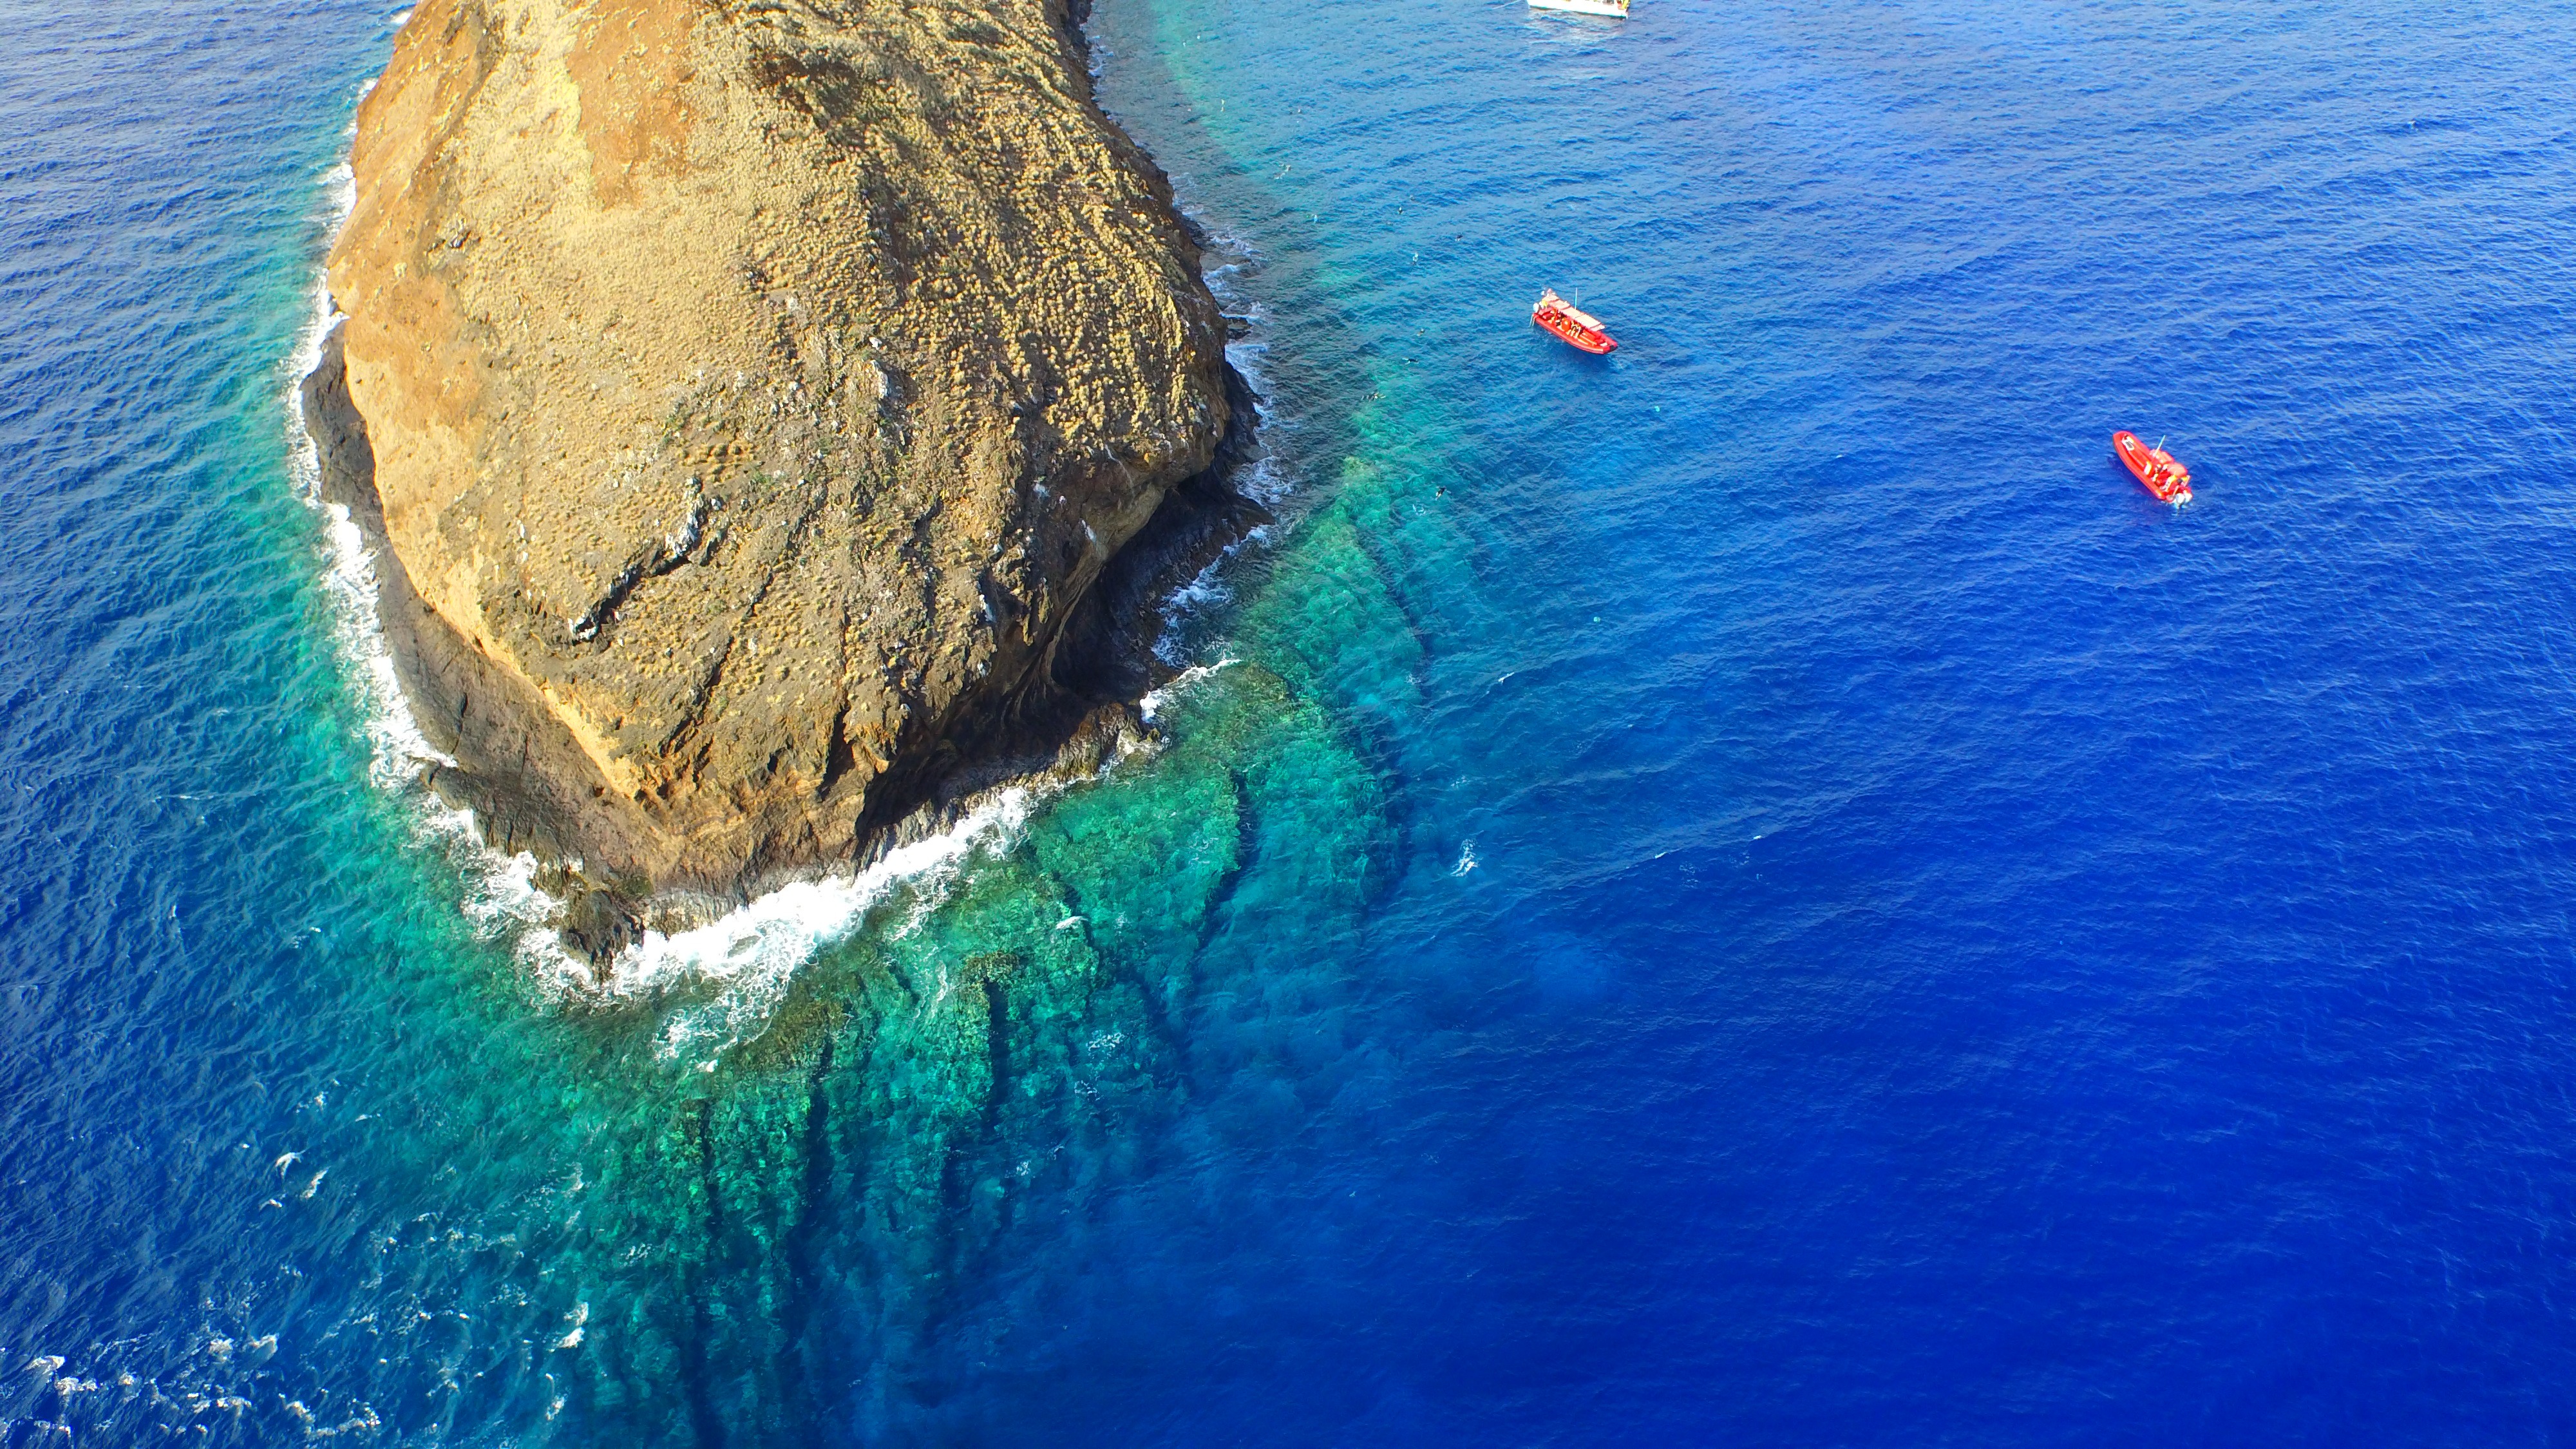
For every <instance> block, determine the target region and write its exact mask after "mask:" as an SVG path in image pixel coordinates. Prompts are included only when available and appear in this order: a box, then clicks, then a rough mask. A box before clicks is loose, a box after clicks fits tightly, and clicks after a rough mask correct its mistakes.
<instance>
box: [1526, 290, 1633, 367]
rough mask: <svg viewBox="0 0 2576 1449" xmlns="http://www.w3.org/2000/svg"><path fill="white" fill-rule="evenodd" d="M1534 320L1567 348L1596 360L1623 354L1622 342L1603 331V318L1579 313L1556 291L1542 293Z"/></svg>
mask: <svg viewBox="0 0 2576 1449" xmlns="http://www.w3.org/2000/svg"><path fill="white" fill-rule="evenodd" d="M1530 320H1531V321H1532V322H1535V323H1537V324H1538V325H1539V326H1541V327H1544V328H1546V329H1547V330H1548V331H1549V332H1552V333H1554V334H1555V335H1556V337H1557V339H1558V340H1559V341H1562V342H1564V343H1565V344H1566V345H1567V346H1569V347H1573V348H1577V349H1579V350H1581V351H1584V352H1589V353H1591V354H1592V355H1593V356H1595V357H1600V356H1604V355H1606V354H1608V353H1612V352H1616V351H1618V350H1619V344H1618V342H1617V341H1615V340H1614V339H1613V338H1612V337H1611V336H1610V334H1609V333H1608V332H1607V331H1605V330H1603V328H1602V326H1601V319H1600V318H1598V317H1595V316H1593V315H1592V314H1591V313H1589V312H1579V311H1577V310H1575V308H1574V306H1573V305H1572V304H1571V303H1569V302H1567V301H1566V300H1565V299H1564V298H1563V297H1560V296H1558V295H1556V292H1555V290H1554V289H1553V288H1551V289H1549V290H1547V291H1544V292H1541V293H1539V298H1538V305H1537V306H1535V307H1532V308H1530Z"/></svg>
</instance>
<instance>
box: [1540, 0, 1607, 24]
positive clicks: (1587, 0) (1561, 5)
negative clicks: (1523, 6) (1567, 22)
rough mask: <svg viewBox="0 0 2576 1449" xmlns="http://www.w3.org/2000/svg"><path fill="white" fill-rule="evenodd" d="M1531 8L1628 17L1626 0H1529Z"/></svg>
mask: <svg viewBox="0 0 2576 1449" xmlns="http://www.w3.org/2000/svg"><path fill="white" fill-rule="evenodd" d="M1529 3H1530V8H1531V9H1532V10H1571V11H1573V12H1574V13H1575V14H1577V15H1607V16H1609V17H1610V18H1611V19H1613V20H1625V19H1627V18H1628V0H1529Z"/></svg>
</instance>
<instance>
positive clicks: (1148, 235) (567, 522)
mask: <svg viewBox="0 0 2576 1449" xmlns="http://www.w3.org/2000/svg"><path fill="white" fill-rule="evenodd" d="M1074 24H1075V17H1074V16H1073V15H1071V14H1069V13H1068V12H1067V10H1066V9H1065V6H1064V4H1062V3H1061V0H974V3H950V4H935V3H901V0H755V3H715V0H593V3H589V4H577V3H572V0H422V3H421V4H420V5H419V6H418V8H417V9H416V10H415V11H414V12H413V14H412V16H411V18H410V20H409V22H408V23H407V24H406V25H405V26H404V28H403V30H402V33H401V35H400V36H399V37H398V38H397V40H396V41H395V45H394V53H393V58H392V62H391V64H390V65H389V66H388V67H387V69H386V71H385V75H384V78H383V80H382V81H381V82H379V84H378V85H377V87H376V88H375V90H374V91H373V92H372V93H371V94H370V95H369V97H368V98H367V100H366V102H365V104H364V105H363V106H362V107H361V108H360V110H359V117H358V130H357V139H356V146H355V153H354V160H353V165H354V168H355V171H356V179H357V199H356V206H355V209H354V210H353V212H352V213H351V215H350V218H349V222H348V225H347V228H346V230H345V231H344V232H343V234H342V235H341V238H340V240H339V242H338V244H337V245H336V247H335V248H334V250H333V252H332V255H331V260H330V283H331V291H332V295H333V298H334V300H335V301H336V303H337V304H338V306H339V307H340V308H341V309H342V310H343V311H345V312H346V313H347V314H348V321H347V322H346V324H345V326H344V328H343V330H342V332H341V335H340V336H339V338H337V339H336V340H335V353H344V354H345V369H346V370H345V390H344V391H343V390H342V384H341V381H340V379H339V377H338V376H337V375H336V374H335V375H332V376H327V377H326V376H324V375H322V374H317V377H316V385H315V386H310V387H308V390H307V395H308V400H309V401H310V402H311V403H312V404H313V406H310V407H309V408H308V411H309V412H312V413H313V414H314V415H315V417H316V418H317V423H316V426H315V432H316V435H317V438H319V439H321V440H322V441H323V443H324V447H325V453H326V463H330V464H331V465H332V467H333V468H334V469H335V470H336V472H337V474H338V475H339V477H340V481H341V484H342V485H343V487H344V489H347V488H355V489H356V490H357V492H359V493H364V492H365V490H364V486H363V485H364V483H365V479H364V478H363V477H361V476H360V475H361V474H362V473H363V472H364V469H365V467H366V466H368V464H369V460H367V459H361V460H360V461H359V462H357V463H351V462H350V461H349V456H348V455H349V450H350V448H351V447H353V446H354V447H355V448H356V449H359V450H362V451H371V455H372V456H371V466H372V470H373V478H372V482H373V492H372V495H371V496H369V497H367V498H366V500H365V501H366V502H367V503H369V504H372V503H374V502H375V501H376V500H380V501H381V514H380V526H381V528H382V530H383V536H384V537H385V538H386V539H387V540H388V541H389V542H390V545H391V550H392V554H393V559H392V560H390V561H388V563H389V567H393V571H394V572H395V573H396V574H398V575H399V578H397V579H396V580H394V581H393V582H392V583H389V585H388V599H389V609H388V618H387V623H388V629H389V632H392V633H394V634H395V635H396V636H397V637H398V638H408V641H409V643H408V648H407V649H406V650H405V653H406V655H407V668H406V679H407V682H409V683H411V684H412V686H413V688H414V693H415V695H416V696H422V697H421V698H419V699H418V701H417V702H418V703H419V704H420V706H421V711H420V712H421V713H422V714H423V716H424V725H425V726H427V727H429V728H430V731H431V734H432V738H433V739H436V740H439V742H440V743H441V744H442V745H444V746H446V747H449V748H453V749H456V750H457V752H458V753H459V755H460V759H461V763H462V765H463V770H462V772H461V773H462V775H463V776H464V777H465V778H464V779H463V780H462V782H461V783H462V784H463V785H464V786H465V793H466V794H467V795H468V796H469V797H471V798H478V799H481V800H485V801H491V800H495V799H502V798H506V800H507V802H508V804H507V806H506V810H505V813H508V814H510V815H511V816H512V817H513V818H512V820H511V821H510V822H509V823H508V824H507V825H506V826H505V830H504V833H505V834H509V835H512V836H514V837H524V839H514V840H513V842H512V843H532V844H536V845H538V846H540V847H541V848H543V849H546V850H548V851H549V852H550V853H554V854H558V855H563V856H568V857H579V858H580V859H581V860H582V861H584V862H586V866H587V869H588V870H589V872H590V873H591V875H592V876H593V877H594V878H597V879H608V878H615V879H618V880H621V881H623V882H626V883H627V884H628V888H629V889H630V890H632V889H634V888H636V887H649V888H654V889H664V888H671V887H683V888H691V887H694V888H698V889H703V890H711V891H718V892H724V891H730V890H733V889H735V888H737V887H738V886H739V885H740V884H741V883H742V882H744V881H745V880H747V879H755V878H757V877H758V876H759V875H760V874H761V873H762V872H763V871H767V870H777V869H783V868H789V867H793V866H796V865H799V864H803V863H808V862H812V861H816V860H826V859H831V858H836V857H840V856H845V855H847V854H849V853H850V852H851V851H853V850H854V849H857V848H858V847H859V846H860V845H861V844H862V843H863V842H864V840H865V839H866V837H867V833H868V831H869V830H870V829H871V828H873V827H874V826H877V825H882V824H884V823H885V822H886V821H887V820H888V819H890V818H891V814H892V813H893V812H896V811H899V810H900V809H903V808H908V805H909V802H910V800H911V799H912V798H914V797H917V796H918V795H919V794H920V793H921V791H922V790H923V789H924V782H926V781H928V780H931V779H934V778H936V777H937V776H938V775H939V774H940V773H941V772H942V771H943V770H946V769H949V768H952V767H953V766H954V765H956V764H957V763H958V762H959V761H961V760H965V759H967V758H969V757H971V756H972V755H974V754H975V753H976V752H977V751H978V750H984V749H989V748H991V747H992V746H993V744H994V742H996V741H1001V740H1005V739H1006V738H1007V737H1008V736H1009V735H1010V733H1011V732H1012V731H1013V730H1014V729H1015V728H1017V727H1018V726H1019V725H1020V724H1021V723H1023V722H1025V721H1027V720H1029V719H1032V718H1034V717H1036V716H1039V715H1046V714H1049V713H1050V712H1052V714H1053V715H1054V716H1057V717H1061V716H1062V715H1063V713H1064V699H1063V695H1064V689H1063V687H1062V681H1061V680H1059V679H1058V678H1057V661H1056V660H1055V657H1054V656H1055V655H1056V653H1057V651H1058V648H1059V645H1060V643H1061V641H1062V639H1063V638H1064V634H1065V628H1066V625H1067V622H1068V620H1069V619H1072V618H1073V617H1074V615H1075V614H1076V612H1077V610H1078V609H1079V608H1081V607H1082V605H1083V603H1084V600H1085V596H1086V593H1087V591H1090V590H1091V589H1092V586H1093V584H1094V583H1095V581H1096V580H1098V579H1099V577H1100V576H1101V573H1102V571H1103V569H1104V567H1105V566H1106V565H1108V564H1109V562H1110V560H1111V559H1112V557H1113V555H1115V554H1116V553H1117V552H1118V551H1119V550H1120V548H1121V547H1122V546H1123V545H1125V544H1127V543H1128V541H1129V540H1130V539H1131V538H1134V537H1135V536H1136V535H1137V533H1138V531H1139V530H1140V529H1141V528H1143V527H1144V526H1145V525H1146V523H1147V521H1148V519H1149V518H1151V517H1152V516H1153V515H1154V514H1155V512H1156V510H1157V508H1158V507H1159V506H1161V505H1162V504H1163V503H1164V500H1165V498H1166V495H1167V494H1168V493H1169V492H1170V491H1171V490H1172V489H1173V488H1174V486H1175V485H1176V484H1179V483H1181V482H1182V481H1183V480H1185V479H1188V478H1190V477H1192V476H1193V475H1197V474H1200V473H1202V471H1203V470H1206V469H1208V468H1209V466H1210V464H1211V461H1212V458H1213V456H1214V454H1215V451H1216V448H1217V445H1218V442H1219V440H1220V438H1221V436H1222V435H1223V434H1224V432H1225V429H1226V426H1227V422H1228V415H1229V402H1228V397H1227V392H1226V388H1225V379H1224V364H1223V343H1224V335H1225V334H1224V331H1223V322H1222V319H1221V318H1220V317H1219V316H1218V313H1217V308H1216V305H1215V302H1214V300H1213V299H1212V298H1211V297H1210V296H1209V294H1208V292H1207V289H1206V287H1205V286H1204V284H1203V283H1202V282H1201V281H1200V279H1199V276H1198V269H1197V253H1196V250H1195V248H1194V247H1193V245H1192V243H1191V241H1190V239H1189V237H1188V236H1187V235H1186V233H1185V232H1184V229H1183V227H1182V225H1181V223H1180V222H1179V220H1178V218H1177V217H1176V216H1175V215H1174V213H1173V211H1172V209H1171V205H1170V196H1169V192H1168V188H1167V186H1166V185H1165V183H1164V181H1163V179H1162V176H1161V174H1160V173H1159V172H1158V171H1157V170H1156V169H1155V168H1154V167H1153V165H1152V164H1151V163H1150V162H1149V161H1147V160H1146V159H1145V158H1144V157H1143V156H1142V155H1141V154H1139V153H1138V152H1137V150H1136V149H1135V148H1134V147H1133V146H1132V145H1131V144H1129V143H1128V142H1127V141H1126V139H1125V138H1124V137H1123V136H1121V135H1120V134H1119V132H1118V131H1117V129H1116V128H1115V127H1114V126H1113V125H1112V124H1110V123H1109V122H1108V121H1107V120H1106V118H1104V117H1103V116H1102V114H1101V113H1100V111H1099V110H1098V108H1097V106H1096V105H1095V104H1094V103H1093V101H1092V99H1091V94H1090V84H1089V80H1088V77H1087V74H1086V71H1085V68H1084V57H1083V52H1082V48H1081V40H1080V37H1079V35H1078V33H1077V32H1076V31H1075V29H1074ZM336 360H337V358H336V356H335V357H334V358H333V359H332V361H336ZM328 366H329V365H328V363H326V371H327V370H328ZM344 435H346V436H344ZM349 436H354V437H355V438H356V442H355V443H354V444H352V443H350V442H349V441H348V437H349ZM334 438H339V439H340V440H341V441H340V442H339V444H338V445H337V447H338V452H337V457H336V461H334V444H333V441H332V440H333V439H334ZM367 511H368V512H370V513H371V514H372V513H373V509H372V508H370V509H368V510H367ZM369 521H370V522H377V521H378V520H377V519H376V518H374V517H371V518H370V520H369ZM411 636H417V637H411ZM450 783H451V784H454V783H459V782H457V781H451V782H450ZM478 790H479V791H480V794H479V795H478V794H477V791H478Z"/></svg>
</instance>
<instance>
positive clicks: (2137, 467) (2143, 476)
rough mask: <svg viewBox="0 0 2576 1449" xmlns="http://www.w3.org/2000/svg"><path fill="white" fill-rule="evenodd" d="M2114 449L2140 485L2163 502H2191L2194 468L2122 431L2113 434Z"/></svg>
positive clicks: (2112, 446) (2112, 449) (2135, 435)
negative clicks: (2189, 467)
mask: <svg viewBox="0 0 2576 1449" xmlns="http://www.w3.org/2000/svg"><path fill="white" fill-rule="evenodd" d="M2111 451H2113V452H2115V453H2117V454H2119V455H2120V461H2121V462H2122V463H2125V464H2127V465H2128V468H2129V474H2130V476H2131V477H2134V478H2136V479H2137V480H2138V485H2139V486H2140V487H2142V488H2144V489H2146V490H2147V491H2148V492H2149V493H2152V494H2154V495H2155V496H2156V499H2157V501H2159V502H2163V503H2189V502H2190V501H2191V470H2190V469H2188V468H2185V467H2184V466H2183V465H2182V464H2180V463H2178V462H2176V461H2175V460H2174V457H2173V455H2172V454H2170V453H2168V452H2166V451H2165V450H2164V449H2162V448H2150V447H2148V446H2147V445H2146V444H2144V443H2141V442H2139V441H2138V435H2137V434H2135V433H2132V432H2127V431H2122V432H2117V433H2113V434H2112V435H2111Z"/></svg>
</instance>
